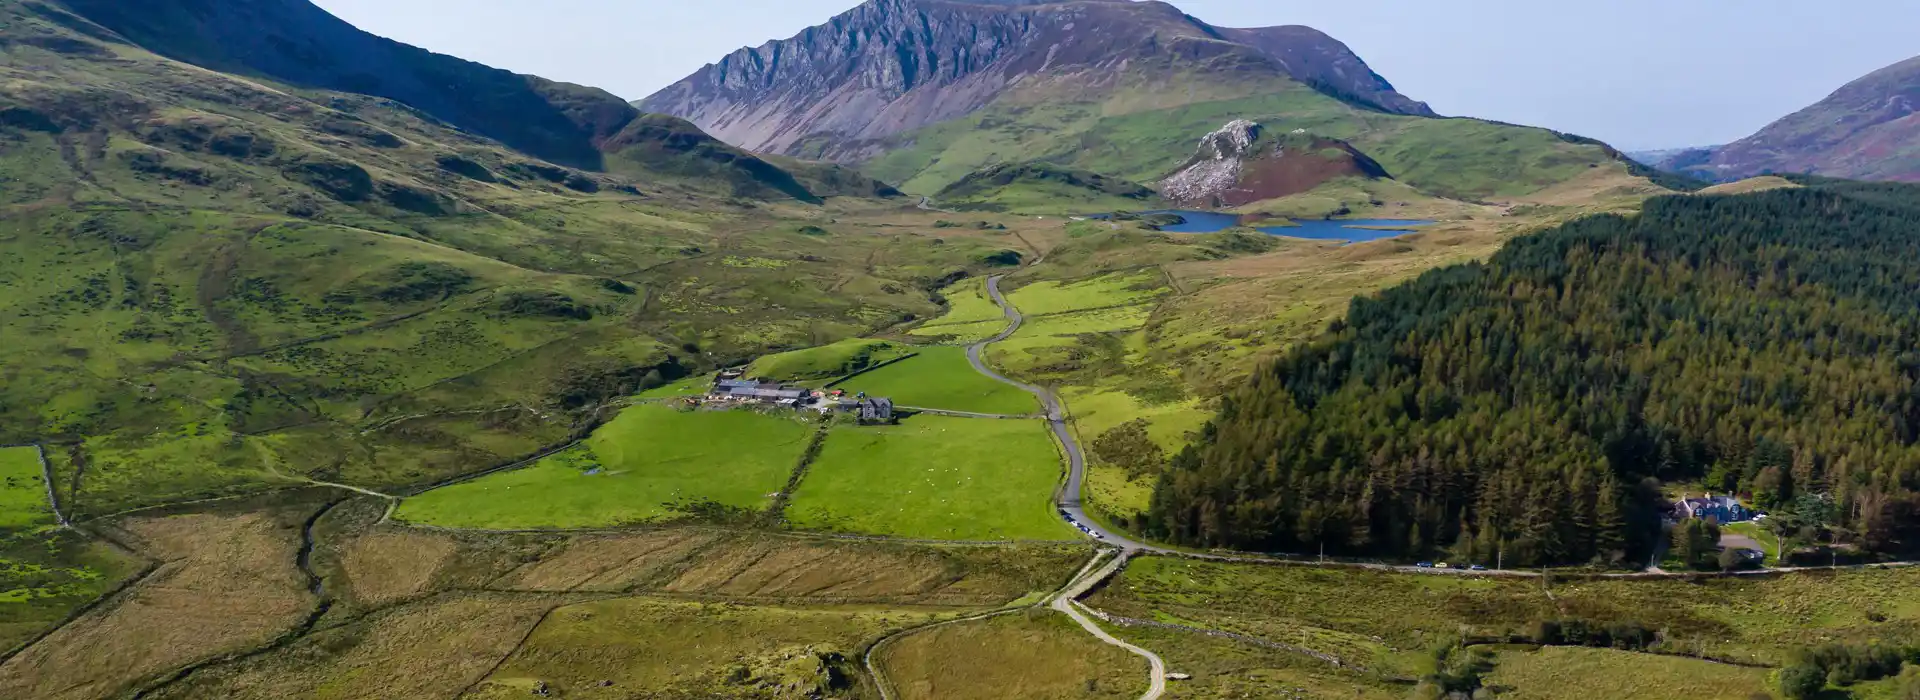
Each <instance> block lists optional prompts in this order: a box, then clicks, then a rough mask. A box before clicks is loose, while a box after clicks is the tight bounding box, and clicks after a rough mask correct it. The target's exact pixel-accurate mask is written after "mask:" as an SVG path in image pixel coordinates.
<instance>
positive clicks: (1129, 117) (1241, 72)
mask: <svg viewBox="0 0 1920 700" xmlns="http://www.w3.org/2000/svg"><path fill="white" fill-rule="evenodd" d="M636 104H638V105H639V106H640V107H641V108H642V109H645V110H648V111H652V112H661V113H666V114H673V115H676V116H680V117H684V118H686V119H688V120H690V121H692V122H693V123H695V124H697V125H699V126H700V127H701V128H703V129H705V130H707V131H708V132H710V133H712V134H714V135H715V136H717V137H719V138H721V139H723V140H726V141H728V142H729V143H733V144H735V145H738V146H742V147H744V148H748V149H750V150H762V151H770V152H775V153H782V154H787V155H796V156H804V157H809V158H817V159H823V160H829V161H833V162H839V163H846V164H855V165H858V166H859V167H860V168H861V169H862V170H863V171H865V172H866V173H868V174H869V175H872V176H874V177H877V178H879V179H882V180H885V181H888V182H891V183H894V184H896V185H898V186H900V187H901V188H902V189H903V190H906V191H909V192H913V193H916V194H933V193H936V192H938V191H940V189H941V188H944V187H946V186H947V185H950V184H953V183H955V182H958V181H960V180H961V179H962V178H965V177H966V176H967V175H969V174H970V173H974V172H976V171H979V170H982V169H985V168H988V167H991V166H994V165H998V164H1001V163H1017V162H1030V161H1040V162H1046V163H1051V164H1055V165H1060V166H1063V167H1068V168H1073V169H1079V170H1086V171H1091V172H1098V173H1104V174H1107V175H1111V176H1115V177H1120V178H1125V179H1128V180H1132V181H1135V182H1153V181H1158V180H1160V179H1162V178H1165V177H1167V176H1168V175H1169V174H1171V173H1173V172H1174V171H1175V170H1176V169H1178V168H1180V167H1182V165H1183V163H1184V162H1185V161H1186V160H1187V159H1188V157H1190V156H1191V155H1192V153H1193V144H1194V142H1195V141H1196V140H1197V139H1199V138H1200V137H1201V136H1203V135H1205V134H1207V133H1208V132H1211V131H1213V130H1214V129H1217V128H1219V127H1220V125H1221V124H1223V123H1226V122H1228V121H1232V120H1234V119H1247V120H1252V121H1257V122H1259V123H1261V124H1264V125H1266V126H1267V127H1269V128H1271V129H1273V130H1275V131H1278V132H1290V131H1293V130H1295V129H1307V130H1308V131H1310V132H1312V133H1314V134H1318V135H1321V136H1324V137H1326V138H1329V139H1338V140H1342V141H1346V142H1350V143H1351V144H1352V145H1353V146H1354V147H1356V148H1357V149H1359V150H1362V151H1365V152H1366V153H1367V154H1369V155H1370V156H1371V157H1372V158H1373V159H1375V160H1376V161H1378V162H1379V163H1380V164H1381V165H1382V166H1383V167H1384V168H1385V169H1386V170H1388V171H1390V172H1392V173H1394V175H1395V176H1396V177H1399V178H1401V179H1402V180H1403V181H1405V182H1407V183H1409V184H1411V185H1414V186H1416V187H1419V188H1421V189H1423V190H1426V191H1429V192H1432V193H1435V194H1439V195H1443V196H1448V197H1456V198H1464V199H1491V198H1500V197H1513V196H1519V195H1524V194H1527V193H1530V192H1534V191H1538V190H1540V189H1542V188H1545V187H1548V186H1552V185H1555V184H1558V183H1562V182H1566V181H1568V180H1570V179H1572V178H1576V177H1580V176H1583V175H1586V174H1587V173H1588V171H1589V170H1590V169H1591V168H1600V167H1604V168H1621V167H1624V165H1623V164H1622V158H1621V157H1620V156H1618V155H1617V154H1616V153H1613V152H1611V151H1610V150H1608V149H1605V148H1604V147H1601V146H1599V145H1597V144H1595V143H1591V142H1586V141H1584V140H1571V139H1562V138H1560V137H1559V135H1557V134H1554V133H1552V132H1549V131H1546V130H1543V129H1530V128H1526V127H1516V126H1510V125H1504V124H1495V123H1491V122H1485V121H1478V120H1472V119H1441V118H1437V117H1436V115H1435V114H1434V113H1433V111H1432V110H1431V109H1429V108H1428V107H1427V105H1425V104H1424V103H1421V102H1419V101H1417V100H1415V99H1412V98H1410V97H1407V96H1406V95H1403V94H1401V93H1400V92H1398V91H1397V90H1395V89H1394V88H1393V85H1392V84H1391V83H1390V82H1388V81H1387V80H1386V79H1385V78H1383V77H1381V76H1380V75H1379V74H1378V73H1376V72H1374V71H1373V69H1372V68H1370V67H1369V66H1368V65H1367V64H1366V62H1365V61H1364V60H1362V59H1361V58H1360V57H1359V56H1358V55H1356V54H1354V52H1353V51H1351V50H1350V49H1349V48H1348V47H1347V46H1345V45H1344V44H1342V43H1340V42H1339V41H1338V40H1336V39H1334V38H1332V37H1329V36H1327V35H1326V34H1324V33H1322V32H1319V31H1317V30H1314V29H1312V28H1309V27H1298V26H1290V27H1271V28H1261V29H1232V28H1223V27H1216V26H1213V25H1210V24H1207V23H1206V22H1204V21H1201V20H1199V19H1197V18H1194V17H1192V16H1189V15H1187V14H1185V13H1183V12H1181V11H1180V10H1178V9H1176V8H1175V7H1173V6H1172V5H1168V4H1166V3H1162V2H1126V1H1124V0H1075V1H1072V2H994V3H987V2H957V1H952V0H870V1H869V2H866V3H865V4H862V5H860V6H859V7H857V8H855V9H853V10H850V11H848V12H846V13H844V14H841V15H839V16H837V17H834V18H832V19H830V20H828V21H827V22H826V23H824V24H821V25H819V26H816V27H812V28H810V29H807V30H805V31H802V32H801V33H800V34H798V35H796V36H794V37H792V38H789V39H786V40H781V41H773V42H769V43H767V44H765V45H762V46H760V47H757V48H748V49H741V50H740V51H737V52H735V53H733V54H731V55H729V56H726V57H724V58H722V59H721V60H719V61H717V62H716V63H714V64H712V65H709V66H707V67H705V68H703V69H701V70H700V71H698V72H696V73H694V74H693V75H691V76H688V77H687V78H686V79H684V80H682V81H680V82H679V83H676V84H674V85H673V86H671V87H668V88H666V89H664V90H661V91H660V92H659V93H656V94H654V95H652V96H649V97H647V98H646V99H644V100H641V101H640V102H638V103H636Z"/></svg>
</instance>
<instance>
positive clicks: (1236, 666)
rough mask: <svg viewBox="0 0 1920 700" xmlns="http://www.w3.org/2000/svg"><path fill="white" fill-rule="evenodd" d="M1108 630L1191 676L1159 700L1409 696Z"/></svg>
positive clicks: (1295, 658) (1248, 652) (1299, 662)
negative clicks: (1151, 652) (1167, 699)
mask: <svg viewBox="0 0 1920 700" xmlns="http://www.w3.org/2000/svg"><path fill="white" fill-rule="evenodd" d="M1109 629H1110V630H1112V631H1113V633H1114V635H1115V636H1118V637H1120V638H1121V639H1125V640H1127V641H1128V642H1132V643H1134V644H1136V645H1139V646H1141V647H1144V648H1147V649H1151V650H1153V652H1154V653H1156V654H1159V655H1160V658H1161V660H1163V661H1165V662H1166V663H1167V670H1168V671H1169V672H1173V673H1185V674H1187V675H1190V676H1193V678H1192V679H1191V680H1187V681H1181V682H1176V683H1169V684H1167V694H1166V695H1164V696H1162V697H1165V698H1169V699H1170V700H1229V699H1233V700H1238V699H1240V698H1354V699H1355V700H1402V699H1403V698H1406V697H1407V692H1408V690H1409V686H1408V685H1407V684H1400V683H1394V682H1391V681H1387V680H1382V679H1381V678H1379V677H1376V676H1372V675H1368V674H1364V673H1359V672H1355V671H1352V670H1349V669H1341V668H1337V667H1335V666H1332V665H1330V664H1328V663H1326V662H1324V661H1321V660H1319V659H1315V658H1311V657H1308V656H1305V655H1302V654H1295V653H1292V652H1288V651H1282V650H1279V649H1270V648H1266V647H1261V646H1256V645H1252V644H1246V643H1241V642H1235V641H1231V640H1226V639H1220V638H1217V637H1210V636H1207V635H1204V634H1198V633H1193V632H1181V631H1177V630H1164V629H1154V628H1150V627H1109ZM1619 697H1631V696H1619Z"/></svg>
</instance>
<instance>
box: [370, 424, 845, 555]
mask: <svg viewBox="0 0 1920 700" xmlns="http://www.w3.org/2000/svg"><path fill="white" fill-rule="evenodd" d="M811 431H812V427H811V426H809V425H808V424H807V423H806V422H805V421H804V419H803V418H801V417H799V416H793V415H769V414H763V413H757V412H753V411H747V410H734V411H704V410H703V411H680V410H676V409H673V408H669V407H664V406H635V407H632V408H628V409H626V410H625V411H622V412H621V414H620V415H619V417H617V418H615V419H614V420H613V421H612V422H610V423H608V424H607V425H605V426H602V427H601V428H600V429H599V430H597V431H595V432H594V434H593V435H592V436H591V437H589V438H588V439H587V440H586V441H585V442H583V443H581V444H580V445H579V446H577V447H575V448H573V449H570V450H567V451H565V452H561V453H559V454H556V455H554V456H552V457H548V458H546V459H544V460H541V461H540V462H538V463H536V464H534V465H532V466H529V467H525V468H521V469H516V470H512V471H506V472H500V473H497V474H492V475H488V476H485V477H481V478H479V479H475V480H473V481H468V482H463V483H459V484H454V485H451V486H446V487H443V488H439V489H435V490H432V491H428V492H426V493H423V494H420V495H418V496H415V497H412V498H409V499H407V500H406V501H404V502H402V503H401V504H400V508H399V509H398V510H397V511H395V513H394V517H395V518H398V519H400V520H404V521H407V522H415V523H421V524H427V525H439V526H445V527H466V528H485V529H520V528H577V527H606V526H614V525H628V524H636V523H643V522H648V521H653V520H659V519H666V518H673V517H678V516H686V515H716V514H719V513H713V512H710V511H712V510H713V507H714V506H718V509H719V510H720V511H728V510H740V511H756V512H757V511H759V510H761V509H764V508H765V507H766V506H767V505H768V504H769V503H770V502H771V500H772V494H774V493H775V492H778V491H780V489H781V485H782V484H785V483H786V481H787V478H788V477H789V476H790V475H791V474H792V471H793V465H794V460H795V459H797V458H798V457H799V455H800V452H801V450H802V449H803V448H804V447H805V446H806V443H807V440H808V439H809V438H810V437H811V434H812V432H811Z"/></svg>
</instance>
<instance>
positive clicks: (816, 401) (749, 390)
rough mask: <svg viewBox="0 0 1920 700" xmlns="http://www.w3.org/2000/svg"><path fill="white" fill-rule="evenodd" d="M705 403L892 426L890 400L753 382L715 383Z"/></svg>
mask: <svg viewBox="0 0 1920 700" xmlns="http://www.w3.org/2000/svg"><path fill="white" fill-rule="evenodd" d="M707 400H708V401H716V402H729V403H756V404H770V405H775V406H790V407H793V408H795V409H805V408H811V409H814V410H817V411H820V412H821V413H827V412H830V411H840V412H842V413H855V414H858V415H859V418H860V422H862V423H891V422H893V400H892V399H884V398H877V397H868V396H865V395H862V396H859V397H853V398H848V397H846V396H845V393H844V392H840V391H831V392H829V391H822V390H817V389H808V388H806V387H797V386H788V385H785V384H779V383H775V382H764V381H759V380H753V379H740V378H726V377H722V378H720V379H717V380H715V381H714V383H713V389H712V390H710V391H708V392H707Z"/></svg>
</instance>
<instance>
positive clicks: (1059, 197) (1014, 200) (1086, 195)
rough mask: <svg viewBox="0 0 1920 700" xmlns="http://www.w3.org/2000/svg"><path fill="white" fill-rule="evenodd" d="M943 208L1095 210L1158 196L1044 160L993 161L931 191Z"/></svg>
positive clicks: (1147, 202) (1145, 202)
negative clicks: (1023, 161)
mask: <svg viewBox="0 0 1920 700" xmlns="http://www.w3.org/2000/svg"><path fill="white" fill-rule="evenodd" d="M934 199H935V200H937V201H938V202H939V204H940V206H942V207H946V208H952V209H961V210H973V211H1020V212H1033V211H1043V210H1044V211H1051V212H1067V211H1073V212H1078V213H1100V212H1108V211H1117V210H1123V209H1140V208H1144V207H1147V206H1151V205H1152V204H1153V203H1154V202H1155V201H1157V200H1158V195H1157V194H1156V193H1155V192H1154V191H1153V190H1152V189H1149V188H1147V187H1146V186H1144V185H1141V184H1140V183H1137V182H1131V181H1127V180H1122V179H1120V178H1115V177H1108V176H1106V175H1101V174H1099V173H1092V172H1087V171H1084V170H1074V169H1071V168H1062V167H1059V166H1054V165H1047V164H1045V163H1018V164H1004V165H996V166H993V167H990V168H987V169H985V170H982V171H980V172H976V173H972V174H969V175H967V176H966V177H964V178H961V179H960V181H959V182H956V183H953V184H952V185H948V186H947V187H946V188H945V189H943V190H940V193H939V194H936V195H934Z"/></svg>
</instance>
